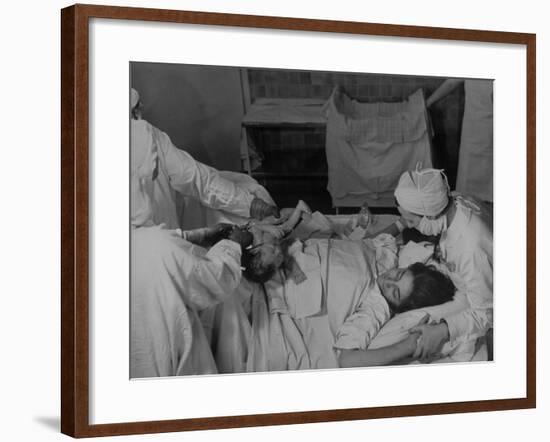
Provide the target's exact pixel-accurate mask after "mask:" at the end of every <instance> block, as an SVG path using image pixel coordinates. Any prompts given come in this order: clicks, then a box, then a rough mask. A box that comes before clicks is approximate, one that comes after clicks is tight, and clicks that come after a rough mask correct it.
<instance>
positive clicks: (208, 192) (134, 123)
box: [130, 119, 254, 229]
mask: <svg viewBox="0 0 550 442" xmlns="http://www.w3.org/2000/svg"><path fill="white" fill-rule="evenodd" d="M130 136H131V139H130V145H131V155H130V161H131V198H132V199H131V218H132V219H131V222H132V226H133V227H139V226H146V225H159V224H165V225H166V227H168V228H170V229H175V228H178V227H180V225H179V222H178V213H177V209H176V203H175V201H176V199H175V192H176V191H177V192H180V193H181V194H183V195H185V196H189V197H192V198H194V199H196V200H198V201H200V203H201V204H203V205H204V206H206V207H209V208H213V209H218V210H222V211H226V212H230V213H233V214H235V215H239V216H242V217H246V218H248V217H249V216H250V204H251V203H252V200H253V198H254V195H253V194H252V193H250V192H249V191H247V190H246V189H243V188H241V187H239V186H238V185H236V184H235V183H233V182H232V181H230V180H227V179H225V178H223V177H222V176H221V175H220V173H219V172H218V171H217V170H216V169H213V168H212V167H209V166H206V165H205V164H202V163H200V162H198V161H195V159H194V158H193V157H192V156H191V155H189V154H188V153H187V152H184V151H183V150H180V149H178V148H176V147H175V146H174V145H173V144H172V142H171V140H170V137H168V135H166V134H165V133H164V132H162V131H160V130H159V129H157V128H156V127H154V126H153V125H151V124H150V123H148V122H147V121H145V120H134V119H132V120H131V122H130Z"/></svg>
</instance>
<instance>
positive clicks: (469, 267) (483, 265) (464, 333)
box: [444, 250, 493, 342]
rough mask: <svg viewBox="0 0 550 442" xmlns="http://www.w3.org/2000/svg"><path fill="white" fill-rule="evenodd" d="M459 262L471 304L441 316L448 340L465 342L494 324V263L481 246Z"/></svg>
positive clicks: (460, 272) (483, 333)
mask: <svg viewBox="0 0 550 442" xmlns="http://www.w3.org/2000/svg"><path fill="white" fill-rule="evenodd" d="M458 266H459V268H457V273H458V274H459V275H460V276H461V277H462V278H463V280H464V284H465V291H466V297H467V298H468V301H469V303H470V308H469V309H467V310H464V311H461V312H459V313H457V314H454V315H452V316H449V317H446V318H444V319H445V322H447V325H448V326H449V336H450V340H451V341H454V340H460V341H464V342H465V341H469V340H471V339H475V338H478V337H480V336H483V335H485V334H486V333H487V331H488V330H489V328H491V327H492V326H493V266H492V260H491V258H490V256H489V255H488V254H487V253H485V252H483V250H476V251H475V252H473V253H472V254H470V255H469V256H468V255H465V256H463V259H461V260H460V262H459V263H458Z"/></svg>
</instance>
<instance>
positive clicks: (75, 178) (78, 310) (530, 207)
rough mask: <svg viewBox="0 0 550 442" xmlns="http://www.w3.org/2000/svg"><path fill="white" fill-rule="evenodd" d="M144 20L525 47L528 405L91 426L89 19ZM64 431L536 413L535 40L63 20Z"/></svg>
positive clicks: (441, 32)
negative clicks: (518, 411)
mask: <svg viewBox="0 0 550 442" xmlns="http://www.w3.org/2000/svg"><path fill="white" fill-rule="evenodd" d="M90 18H106V19H115V20H141V21H158V22H171V23H188V24H202V25H216V26H236V27H250V28H267V29H278V30H289V31H295V30H299V31H317V32H330V33H346V34H358V35H360V34H364V35H373V36H392V37H409V38H420V39H436V40H458V41H470V42H490V43H510V44H517V45H524V46H525V47H526V53H527V57H526V58H527V63H526V66H525V69H526V78H527V106H526V109H527V126H526V127H527V140H526V143H527V196H526V198H527V211H526V217H527V226H528V228H527V263H526V265H527V272H526V275H527V288H526V290H527V291H526V293H527V305H526V313H527V318H526V320H527V321H526V322H527V331H526V334H527V343H526V348H527V352H526V355H527V359H526V375H527V379H526V386H527V388H526V390H527V394H526V396H525V397H519V398H512V399H499V400H482V401H472V402H454V403H444V404H441V403H434V404H418V405H403V406H395V407H374V408H354V409H333V410H315V411H305V412H295V413H294V412H288V413H276V414H255V415H243V416H220V417H213V418H212V417H204V418H191V419H178V420H166V421H145V422H131V423H125V422H121V423H115V424H99V425H90V423H89V420H88V415H89V386H90V376H89V358H90V356H89V327H90V323H89V321H90V319H89V313H90V310H89V293H88V284H89V274H88V266H89V250H90V244H89V222H90V213H89V208H88V207H89V206H88V203H89V192H90V189H89V144H88V140H89V130H90V129H89V68H90V66H89V58H88V57H89V48H88V44H89V32H88V27H89V20H90ZM61 35H62V40H61V60H62V66H61V75H62V78H61V80H62V88H61V113H62V118H61V131H62V136H61V143H62V155H61V171H62V180H61V211H62V212H61V252H62V255H61V268H62V280H61V290H62V293H61V318H62V319H61V320H62V324H61V350H62V351H61V431H62V432H63V433H65V434H68V435H70V436H73V437H92V436H108V435H123V434H142V433H157V432H171V431H187V430H203V429H218V428H237V427H250V426H265V425H285V424H299V423H310V422H330V421H345V420H356V419H377V418H384V417H399V416H419V415H434V414H446V413H465V412H478V411H496V410H510V409H522V408H533V407H535V405H536V348H535V346H536V344H535V343H536V339H535V330H536V310H535V307H536V287H535V280H536V273H535V272H536V262H535V259H536V258H535V255H536V230H535V229H536V227H535V222H536V216H535V211H536V207H535V201H536V188H535V186H536V184H535V183H536V175H535V169H536V158H535V133H536V130H535V117H536V109H535V71H536V68H535V60H536V53H535V48H536V38H535V35H533V34H526V33H509V32H495V31H477V30H465V29H446V28H432V27H421V26H402V25H389V24H374V23H357V22H339V21H330V20H309V19H301V18H300V19H298V18H282V17H262V16H247V15H234V14H220V13H206V12H190V11H174V10H160V9H142V8H127V7H111V6H91V5H74V6H71V7H68V8H65V9H63V10H62V12H61Z"/></svg>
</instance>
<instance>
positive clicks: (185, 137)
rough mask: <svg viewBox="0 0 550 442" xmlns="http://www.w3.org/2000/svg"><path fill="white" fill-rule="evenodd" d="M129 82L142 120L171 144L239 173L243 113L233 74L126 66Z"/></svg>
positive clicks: (216, 69) (195, 68)
mask: <svg viewBox="0 0 550 442" xmlns="http://www.w3.org/2000/svg"><path fill="white" fill-rule="evenodd" d="M130 81H131V84H132V86H133V87H134V88H135V89H137V90H138V91H139V93H140V97H141V99H142V101H143V103H144V113H143V118H145V119H146V120H147V121H149V122H150V123H152V124H153V125H155V126H157V127H158V128H159V129H161V130H162V131H164V132H166V133H167V134H168V135H169V136H170V138H171V140H172V142H173V143H174V145H176V146H177V147H179V148H181V149H184V150H186V151H187V152H189V153H190V154H191V155H192V156H193V157H194V158H195V159H197V160H198V161H201V162H203V163H206V164H208V165H211V166H213V167H215V168H216V169H220V170H240V167H241V164H240V163H241V162H240V150H239V147H240V136H241V131H240V127H241V121H242V117H243V113H244V108H243V102H242V94H241V83H240V79H239V71H238V69H235V68H224V67H217V66H216V67H209V66H194V65H187V66H181V65H176V64H160V63H131V65H130ZM221 147H223V148H221Z"/></svg>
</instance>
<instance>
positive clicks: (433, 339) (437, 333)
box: [410, 321, 449, 362]
mask: <svg viewBox="0 0 550 442" xmlns="http://www.w3.org/2000/svg"><path fill="white" fill-rule="evenodd" d="M410 333H420V338H419V339H418V343H417V346H416V351H415V352H414V354H413V358H414V359H419V360H420V361H422V362H428V361H429V360H431V359H433V358H434V357H435V356H437V355H438V354H439V353H440V352H441V349H442V348H443V346H444V345H445V343H446V342H447V341H448V340H449V327H448V325H447V323H446V322H445V321H442V322H440V323H439V324H432V325H428V324H423V325H417V326H416V327H413V328H412V329H411V330H410Z"/></svg>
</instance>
